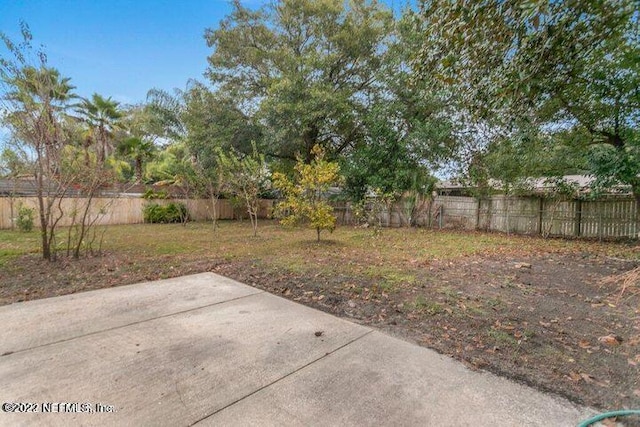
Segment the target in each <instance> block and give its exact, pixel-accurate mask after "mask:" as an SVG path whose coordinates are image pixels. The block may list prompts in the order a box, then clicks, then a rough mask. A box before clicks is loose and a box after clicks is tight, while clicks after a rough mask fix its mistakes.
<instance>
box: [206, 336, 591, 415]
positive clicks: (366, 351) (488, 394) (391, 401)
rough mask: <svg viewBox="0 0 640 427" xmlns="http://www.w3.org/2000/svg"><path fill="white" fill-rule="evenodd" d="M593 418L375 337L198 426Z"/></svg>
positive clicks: (423, 351) (545, 397) (519, 387)
mask: <svg viewBox="0 0 640 427" xmlns="http://www.w3.org/2000/svg"><path fill="white" fill-rule="evenodd" d="M589 414H590V413H589V412H588V411H585V410H584V409H582V408H578V407H574V406H572V405H568V404H567V402H566V401H564V400H561V399H557V398H554V397H552V396H548V395H542V394H541V393H539V392H537V391H535V390H533V389H531V388H529V387H526V386H523V385H520V384H516V383H514V382H512V381H509V380H506V379H504V378H499V377H496V376H495V375H491V374H489V373H479V372H472V371H470V370H468V369H467V368H465V367H464V366H463V365H462V364H460V363H458V362H456V361H455V360H453V359H450V358H448V357H445V356H442V355H440V354H437V353H435V352H433V351H431V350H428V349H425V348H422V347H418V346H416V345H414V344H411V343H408V342H405V341H401V340H398V339H396V338H392V337H389V336H387V335H384V334H382V333H380V332H373V333H371V334H368V335H367V336H364V337H362V338H361V339H359V340H357V341H355V342H353V343H352V344H350V345H348V346H346V347H343V348H342V349H340V350H338V351H336V352H334V353H332V354H330V355H328V356H327V357H325V358H323V359H322V360H319V361H318V362H317V363H314V364H312V365H310V366H308V367H307V368H305V369H303V370H300V371H299V372H296V373H295V374H293V375H291V376H289V377H287V378H285V379H283V380H282V381H280V382H278V383H277V384H274V385H273V386H272V387H268V388H265V389H263V390H261V391H259V392H258V393H256V394H254V395H252V396H250V397H247V398H246V399H244V400H243V401H241V402H239V403H238V404H236V405H232V406H230V407H228V408H225V409H224V410H222V411H220V412H219V413H216V414H215V415H214V416H212V417H209V418H207V419H205V420H203V421H202V422H200V423H198V424H197V426H214V425H253V426H261V425H274V426H275V425H277V426H287V425H306V426H309V425H319V426H321V425H332V426H362V425H366V426H372V425H390V426H571V425H574V426H575V425H576V424H577V423H578V420H582V419H586V418H588V415H589ZM238 421H240V422H239V423H238Z"/></svg>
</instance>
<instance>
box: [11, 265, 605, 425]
mask: <svg viewBox="0 0 640 427" xmlns="http://www.w3.org/2000/svg"><path fill="white" fill-rule="evenodd" d="M0 322H2V323H1V324H2V326H3V327H2V328H1V330H0V346H1V347H2V349H3V354H4V355H3V356H1V357H0V384H2V387H0V404H3V403H10V404H11V403H13V402H21V403H25V404H27V405H22V406H19V407H16V406H14V405H9V406H7V407H6V408H5V409H10V410H13V409H15V410H38V412H39V413H14V412H10V413H7V412H3V411H0V425H11V426H19V425H53V426H58V425H59V426H68V425H87V426H90V425H108V426H113V425H116V426H117V425H123V426H124V425H136V426H140V425H154V426H165V425H166V426H189V425H194V424H196V425H374V424H375V425H379V424H382V425H480V426H482V425H486V426H489V425H491V426H494V425H501V426H505V425H514V426H515V425H517V426H522V425H541V426H542V425H544V426H546V425H560V426H562V425H567V426H569V425H576V424H577V423H578V421H580V420H581V419H584V418H587V417H588V416H589V415H591V414H593V411H591V410H589V409H588V408H581V407H578V406H575V405H573V404H571V403H569V402H568V401H565V400H562V399H559V398H556V397H553V396H549V395H545V394H543V393H540V392H538V391H536V390H533V389H531V388H528V387H525V386H522V385H519V384H515V383H512V382H510V381H508V380H505V379H502V378H498V377H495V376H493V375H490V374H487V373H480V372H472V371H469V370H468V369H466V368H465V367H464V366H462V365H461V364H459V363H457V362H455V361H453V360H451V359H449V358H446V357H444V356H441V355H438V354H436V353H435V352H433V351H430V350H428V349H425V348H421V347H418V346H416V345H413V344H411V343H408V342H405V341H401V340H398V339H396V338H393V337H390V336H387V335H385V334H382V333H380V332H375V331H373V330H372V329H370V328H366V327H363V326H360V325H357V324H354V323H351V322H348V321H346V320H343V319H339V318H336V317H334V316H331V315H328V314H326V313H322V312H320V311H317V310H314V309H311V308H308V307H305V306H302V305H299V304H296V303H294V302H291V301H288V300H285V299H282V298H279V297H276V296H274V295H271V294H268V293H265V292H262V291H259V290H257V289H254V288H251V287H249V286H246V285H243V284H241V283H238V282H234V281H232V280H230V279H227V278H224V277H221V276H218V275H215V274H213V273H205V274H199V275H194V276H187V277H183V278H176V279H171V280H165V281H158V282H149V283H143V284H138V285H132V286H126V287H121V288H113V289H105V290H100V291H92V292H86V293H83V294H76V295H71V296H64V297H57V298H50V299H46V300H39V301H33V302H26V303H18V304H13V305H10V306H5V307H1V308H0ZM30 404H33V405H30ZM43 410H49V411H50V412H51V413H41V412H42V411H43ZM77 411H84V412H77ZM96 411H104V412H100V413H98V412H96Z"/></svg>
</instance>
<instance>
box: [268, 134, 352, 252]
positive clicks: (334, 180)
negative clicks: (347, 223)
mask: <svg viewBox="0 0 640 427" xmlns="http://www.w3.org/2000/svg"><path fill="white" fill-rule="evenodd" d="M312 154H313V155H314V156H315V157H314V159H313V160H312V161H311V163H310V164H305V163H304V162H303V160H302V159H301V158H298V162H297V163H296V166H295V182H292V181H291V180H290V179H289V178H287V176H285V175H284V174H282V173H278V172H276V173H274V174H273V185H274V186H275V188H276V189H278V190H280V191H281V192H282V195H283V197H284V200H282V201H281V202H279V203H278V204H277V205H276V211H275V212H276V215H277V216H278V217H279V218H280V223H281V224H283V225H295V224H299V223H306V224H308V225H309V226H310V227H311V228H314V229H315V230H316V233H317V236H318V241H320V232H321V231H322V230H330V231H333V230H334V229H335V227H336V217H335V216H334V215H333V207H332V206H331V205H329V203H328V202H327V191H328V190H329V187H330V186H332V185H336V184H338V183H339V182H340V166H339V165H338V163H336V162H328V161H326V160H325V159H324V156H325V152H324V150H323V149H322V147H320V146H319V145H316V146H314V147H313V149H312Z"/></svg>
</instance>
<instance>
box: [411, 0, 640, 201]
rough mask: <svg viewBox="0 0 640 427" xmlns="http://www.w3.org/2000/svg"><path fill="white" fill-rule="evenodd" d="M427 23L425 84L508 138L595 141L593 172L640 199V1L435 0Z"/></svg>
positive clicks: (421, 66)
mask: <svg viewBox="0 0 640 427" xmlns="http://www.w3.org/2000/svg"><path fill="white" fill-rule="evenodd" d="M421 16H422V17H423V20H424V23H425V25H424V30H423V40H424V42H423V45H422V49H421V50H420V53H419V55H417V57H416V60H415V62H414V66H415V69H416V70H417V74H418V76H419V78H420V79H422V80H425V79H431V80H436V81H438V82H439V83H440V84H441V86H443V87H447V88H449V90H450V91H451V92H452V93H455V94H456V95H457V96H456V98H455V100H456V103H457V105H458V108H460V110H461V111H462V110H464V111H468V112H469V113H471V114H472V115H473V117H474V118H475V119H477V120H485V121H488V122H489V123H491V124H492V125H494V126H496V127H498V128H500V129H501V130H502V131H503V132H502V135H503V136H507V137H508V136H510V135H512V134H513V132H516V133H518V132H521V130H522V129H526V128H527V127H533V128H535V129H538V130H544V131H545V132H546V133H547V134H554V133H558V131H560V132H565V131H566V130H567V129H569V130H572V131H573V132H575V134H582V135H585V136H586V137H587V138H588V143H589V144H588V149H587V150H588V154H589V156H590V157H591V162H590V172H591V173H593V174H595V175H596V176H597V178H598V180H599V181H600V182H601V183H602V184H612V183H623V184H627V185H629V186H630V187H631V188H632V190H633V193H634V195H635V196H636V199H638V200H639V201H640V177H639V176H638V172H639V168H638V165H639V164H640V140H639V139H638V131H637V129H638V127H639V125H640V109H639V107H640V92H638V87H639V85H640V73H639V71H640V61H638V58H639V57H640V43H639V42H640V33H639V28H638V25H639V24H638V22H639V16H640V12H639V3H638V2H637V1H634V0H614V1H605V2H602V1H569V0H563V1H548V0H528V1H525V2H523V1H516V0H512V1H501V0H482V1H471V0H429V1H423V2H421ZM560 136H562V135H560ZM558 139H560V138H558Z"/></svg>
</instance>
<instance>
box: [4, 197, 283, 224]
mask: <svg viewBox="0 0 640 427" xmlns="http://www.w3.org/2000/svg"><path fill="white" fill-rule="evenodd" d="M150 202H154V203H159V204H167V203H170V202H174V203H175V202H180V203H184V204H185V205H186V206H187V210H188V211H189V215H190V217H191V219H193V220H196V221H204V220H211V219H212V218H213V207H212V204H211V200H208V199H171V200H146V199H142V198H137V197H118V198H94V199H93V200H92V202H91V209H90V211H89V221H92V220H93V219H95V220H96V224H100V225H115V224H139V223H142V222H144V221H143V216H142V209H143V207H144V205H145V204H147V203H150ZM86 203H87V199H86V198H83V197H67V198H64V199H62V200H61V204H60V208H61V209H62V212H63V214H64V215H63V217H62V219H61V220H60V222H59V225H60V226H63V227H64V226H68V225H71V224H72V222H73V213H74V212H78V211H79V210H81V209H82V208H83V206H85V205H86ZM20 206H26V207H29V208H33V209H34V220H35V225H36V227H37V226H38V221H39V220H38V217H37V212H38V209H37V207H38V199H37V198H35V197H0V229H9V228H12V226H13V223H14V218H15V217H16V216H17V214H18V209H19V207H20ZM56 209H57V208H56ZM216 210H217V217H218V219H236V218H239V217H246V213H245V212H246V209H245V208H244V207H234V206H233V204H232V203H231V202H230V201H229V200H226V199H219V200H218V202H217V207H216ZM272 210H273V200H260V209H259V211H258V217H259V218H270V217H271V212H272Z"/></svg>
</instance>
